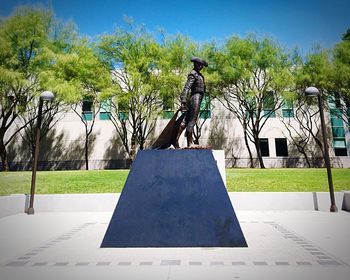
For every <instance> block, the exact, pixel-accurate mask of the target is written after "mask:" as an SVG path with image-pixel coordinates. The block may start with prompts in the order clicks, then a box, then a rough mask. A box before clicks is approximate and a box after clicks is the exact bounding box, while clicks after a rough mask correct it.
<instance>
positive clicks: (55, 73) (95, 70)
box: [42, 41, 112, 170]
mask: <svg viewBox="0 0 350 280" xmlns="http://www.w3.org/2000/svg"><path fill="white" fill-rule="evenodd" d="M42 76H45V79H44V80H48V81H51V80H55V83H54V84H51V83H49V82H48V83H47V84H46V86H47V88H50V89H52V90H53V91H56V92H57V91H58V92H64V93H65V96H64V100H65V103H67V104H69V105H70V107H71V109H72V110H73V111H74V112H75V113H76V115H77V116H78V117H79V118H80V120H81V122H82V123H83V125H84V136H85V141H84V151H85V152H84V159H85V167H86V170H88V169H89V154H90V151H89V147H90V142H91V135H92V132H93V127H94V124H95V119H96V116H97V115H98V112H99V111H100V101H101V100H103V98H104V96H106V95H108V94H109V93H110V91H111V87H112V83H111V79H112V78H111V73H110V72H109V70H108V69H107V68H106V67H105V65H104V64H103V63H102V62H101V61H100V60H99V59H98V57H97V55H96V54H95V53H94V51H93V49H92V48H91V47H90V46H89V45H88V44H87V42H85V41H80V42H79V43H77V44H76V45H75V46H72V48H71V49H70V51H69V53H67V54H64V55H58V56H57V61H56V63H55V65H53V66H52V67H51V69H50V70H48V71H46V72H44V73H42ZM47 77H50V78H47Z"/></svg>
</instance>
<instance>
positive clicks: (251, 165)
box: [244, 130, 254, 168]
mask: <svg viewBox="0 0 350 280" xmlns="http://www.w3.org/2000/svg"><path fill="white" fill-rule="evenodd" d="M244 142H245V145H246V147H247V149H248V153H249V160H250V164H249V165H250V166H249V167H250V168H254V161H253V155H252V151H251V150H250V147H249V142H248V136H247V132H246V131H245V130H244Z"/></svg>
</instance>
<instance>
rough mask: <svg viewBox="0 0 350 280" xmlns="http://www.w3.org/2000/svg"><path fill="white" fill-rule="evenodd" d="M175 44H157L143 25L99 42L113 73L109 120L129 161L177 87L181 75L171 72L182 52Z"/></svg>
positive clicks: (117, 32)
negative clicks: (113, 87)
mask: <svg viewBox="0 0 350 280" xmlns="http://www.w3.org/2000/svg"><path fill="white" fill-rule="evenodd" d="M179 41H180V39H179ZM175 47H176V44H172V43H171V42H166V44H165V45H164V46H161V45H160V44H159V43H157V42H156V41H155V39H154V38H153V37H152V36H151V35H150V34H149V33H147V32H146V31H145V30H144V29H143V28H140V27H138V28H136V29H134V28H133V27H132V26H130V29H129V30H126V29H118V30H116V32H115V33H114V34H113V35H106V36H102V37H101V40H100V42H99V45H98V48H99V50H100V55H101V57H102V58H103V60H104V61H105V63H106V64H107V65H108V66H109V68H110V70H111V71H113V75H114V78H113V83H114V85H115V91H114V93H113V94H112V95H111V96H110V100H111V108H112V111H111V121H112V123H113V124H114V127H115V128H116V131H117V134H118V135H119V137H120V138H121V140H122V143H123V146H124V148H125V151H126V153H127V154H128V157H129V159H131V160H133V159H134V157H135V155H136V150H137V149H138V148H139V149H144V148H145V143H146V140H147V138H148V137H149V136H150V134H151V132H152V131H153V129H154V126H155V121H156V119H157V116H158V115H159V114H160V112H161V111H162V105H163V100H164V99H166V98H172V97H173V96H174V94H175V92H177V90H178V85H179V83H178V81H179V79H181V78H180V77H179V76H178V75H174V72H173V71H175V72H176V71H179V72H181V71H182V69H183V63H184V60H183V57H184V56H183V55H184V54H183V53H181V52H182V47H179V49H175ZM170 57H171V58H172V59H169V58H170ZM173 66H178V68H176V67H173Z"/></svg>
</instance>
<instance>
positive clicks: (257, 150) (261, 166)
mask: <svg viewBox="0 0 350 280" xmlns="http://www.w3.org/2000/svg"><path fill="white" fill-rule="evenodd" d="M254 145H255V149H256V154H257V156H258V160H259V165H260V168H265V165H264V161H263V158H262V155H261V150H260V145H259V137H254Z"/></svg>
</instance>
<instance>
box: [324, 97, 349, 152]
mask: <svg viewBox="0 0 350 280" xmlns="http://www.w3.org/2000/svg"><path fill="white" fill-rule="evenodd" d="M336 100H337V99H335V100H330V101H329V106H330V107H331V110H330V115H331V126H332V135H333V148H334V153H335V155H336V156H347V155H348V152H347V148H346V140H345V129H344V122H343V119H342V115H341V110H340V109H339V106H340V105H339V104H340V101H339V102H336Z"/></svg>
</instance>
